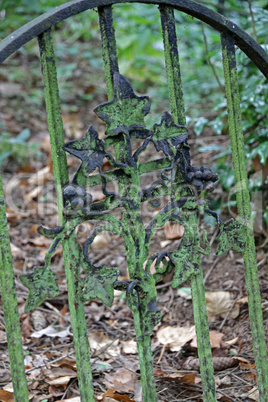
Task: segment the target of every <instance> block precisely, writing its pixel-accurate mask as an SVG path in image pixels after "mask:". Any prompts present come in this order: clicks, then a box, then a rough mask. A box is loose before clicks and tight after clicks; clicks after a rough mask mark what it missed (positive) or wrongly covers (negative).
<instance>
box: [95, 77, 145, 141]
mask: <svg viewBox="0 0 268 402" xmlns="http://www.w3.org/2000/svg"><path fill="white" fill-rule="evenodd" d="M149 111H150V102H149V98H148V96H137V95H136V94H135V93H134V91H133V89H132V87H131V85H130V83H129V81H128V80H127V79H126V78H125V77H124V76H123V75H120V74H119V73H115V74H114V98H113V100H112V101H110V102H105V103H102V104H100V105H99V106H97V107H96V108H95V109H94V112H95V113H96V115H97V116H98V117H99V118H100V119H101V120H103V121H104V122H105V123H106V132H105V133H106V135H117V134H119V133H126V134H129V132H130V131H131V130H144V127H145V123H144V117H145V116H146V115H147V114H148V113H149Z"/></svg>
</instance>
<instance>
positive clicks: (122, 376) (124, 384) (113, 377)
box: [104, 367, 137, 392]
mask: <svg viewBox="0 0 268 402" xmlns="http://www.w3.org/2000/svg"><path fill="white" fill-rule="evenodd" d="M136 381H137V376H136V374H134V373H132V372H131V371H129V370H127V369H125V368H123V367H122V368H120V369H118V370H117V371H116V372H115V373H114V374H107V373H106V374H105V379H104V383H105V385H106V386H107V387H109V388H114V389H116V390H117V391H118V392H134V389H135V383H136Z"/></svg>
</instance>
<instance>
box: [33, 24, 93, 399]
mask: <svg viewBox="0 0 268 402" xmlns="http://www.w3.org/2000/svg"><path fill="white" fill-rule="evenodd" d="M39 46H40V59H41V65H42V72H43V80H44V87H45V88H44V94H45V101H46V108H47V117H48V128H49V133H50V141H51V152H52V161H53V172H54V177H55V186H56V191H57V204H58V211H59V221H60V225H63V224H64V223H65V217H64V215H63V209H64V205H63V195H62V188H63V186H64V185H65V184H66V183H68V181H69V175H68V169H67V161H66V154H65V152H64V150H63V144H64V131H63V124H62V118H61V107H60V98H59V90H58V84H57V71H56V59H55V54H54V48H53V42H52V38H51V32H50V30H48V31H46V32H44V33H43V34H42V35H40V37H39ZM75 242H76V235H75V233H72V234H71V235H70V237H69V238H68V239H65V240H64V241H63V242H62V248H63V257H64V266H65V274H66V280H67V289H68V299H69V309H70V314H71V323H72V329H73V338H74V344H75V354H76V364H77V372H78V381H79V387H80V395H81V401H82V402H94V401H95V399H94V392H93V384H92V373H91V365H90V354H89V345H88V338H87V328H86V320H85V312H84V305H83V302H82V300H81V299H80V298H78V297H77V289H76V282H77V279H76V277H77V275H78V274H79V251H78V250H77V248H76V247H75Z"/></svg>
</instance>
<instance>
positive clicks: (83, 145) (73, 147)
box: [63, 126, 106, 176]
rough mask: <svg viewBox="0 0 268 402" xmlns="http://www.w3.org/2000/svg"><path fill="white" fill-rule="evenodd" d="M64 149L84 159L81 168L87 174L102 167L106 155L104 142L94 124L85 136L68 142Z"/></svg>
mask: <svg viewBox="0 0 268 402" xmlns="http://www.w3.org/2000/svg"><path fill="white" fill-rule="evenodd" d="M63 149H64V150H65V151H67V152H69V154H71V155H74V156H76V157H77V158H79V159H80V160H81V161H82V164H81V167H80V169H82V171H83V173H84V174H85V175H86V176H87V175H88V174H89V173H91V172H93V171H94V170H95V169H96V168H97V167H99V168H100V169H101V168H102V165H103V159H104V157H105V155H106V152H105V148H104V142H103V141H102V140H101V139H99V135H98V132H97V131H96V130H95V128H94V127H93V126H90V127H89V129H88V131H87V133H86V135H85V137H84V138H82V139H80V140H73V141H69V142H67V143H66V144H64V145H63ZM80 169H79V170H80Z"/></svg>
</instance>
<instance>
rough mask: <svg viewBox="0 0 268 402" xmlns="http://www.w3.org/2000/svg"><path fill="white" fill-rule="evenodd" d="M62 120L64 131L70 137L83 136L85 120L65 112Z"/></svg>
mask: <svg viewBox="0 0 268 402" xmlns="http://www.w3.org/2000/svg"><path fill="white" fill-rule="evenodd" d="M62 122H63V127H64V131H65V133H66V135H67V137H69V138H74V139H78V138H81V137H82V136H83V131H82V128H83V126H84V124H83V122H82V121H81V120H80V119H79V117H78V116H76V115H75V114H63V115H62Z"/></svg>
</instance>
